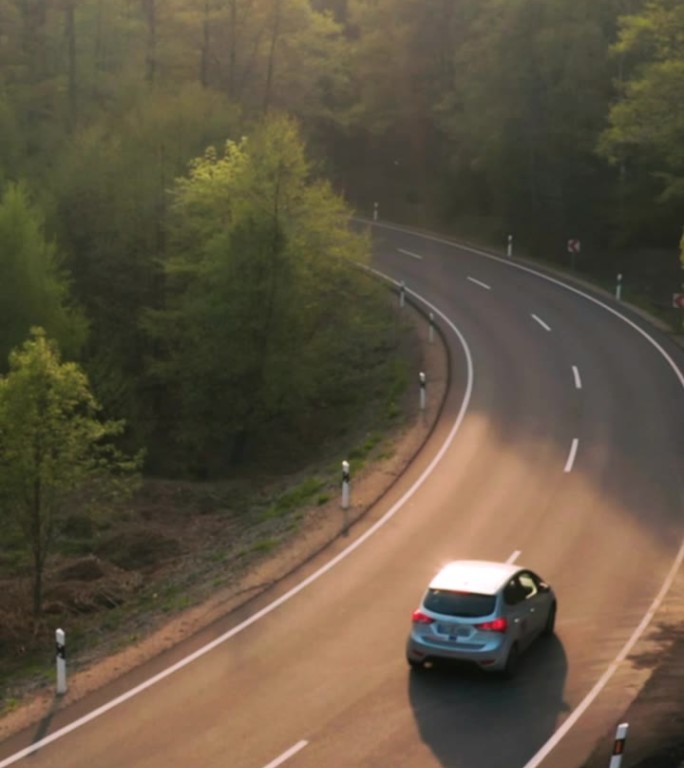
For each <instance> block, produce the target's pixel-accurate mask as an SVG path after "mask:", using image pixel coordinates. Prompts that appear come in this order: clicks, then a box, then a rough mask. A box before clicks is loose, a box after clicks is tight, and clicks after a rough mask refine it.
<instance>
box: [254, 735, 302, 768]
mask: <svg viewBox="0 0 684 768" xmlns="http://www.w3.org/2000/svg"><path fill="white" fill-rule="evenodd" d="M308 744H309V742H308V741H304V740H303V739H302V741H298V742H297V743H296V744H295V745H294V746H293V747H290V748H289V749H288V750H287V751H286V752H283V754H282V755H280V756H279V757H276V759H275V760H271V762H270V763H269V764H268V765H265V766H264V768H278V766H279V765H282V764H283V763H284V762H285V761H286V760H289V759H290V758H291V757H292V756H293V755H296V754H297V752H299V751H300V750H302V749H304V747H306V746H308Z"/></svg>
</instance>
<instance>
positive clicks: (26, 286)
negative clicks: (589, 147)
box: [0, 184, 86, 371]
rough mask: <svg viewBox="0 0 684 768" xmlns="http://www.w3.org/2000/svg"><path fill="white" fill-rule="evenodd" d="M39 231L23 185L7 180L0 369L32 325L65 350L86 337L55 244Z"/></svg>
mask: <svg viewBox="0 0 684 768" xmlns="http://www.w3.org/2000/svg"><path fill="white" fill-rule="evenodd" d="M43 230H44V221H43V217H42V216H41V214H40V212H39V211H38V209H37V208H36V207H35V206H32V205H31V203H30V202H29V198H28V193H27V191H26V188H25V187H24V186H22V185H19V184H9V185H8V186H7V187H6V189H5V191H4V194H3V195H2V199H0V274H1V275H2V280H0V371H1V370H6V364H7V360H8V356H9V353H10V351H11V350H12V349H14V347H16V346H18V345H19V344H21V343H22V342H23V341H24V340H25V339H26V338H27V337H28V335H29V330H30V329H31V326H33V325H40V326H43V327H45V328H46V329H47V331H48V333H50V334H51V335H52V336H53V337H54V338H56V339H57V340H58V342H59V343H60V345H61V346H62V347H63V348H64V350H65V352H66V353H67V354H69V355H73V354H75V353H76V352H77V351H78V350H79V348H80V347H81V346H82V344H83V342H84V341H85V336H86V323H85V320H84V318H83V316H82V315H81V314H80V312H78V311H77V310H76V309H75V308H74V307H73V306H72V305H71V304H70V296H69V284H68V282H67V281H66V277H65V275H64V273H63V272H62V270H61V269H60V263H59V259H58V257H57V251H56V248H55V246H54V244H52V243H49V242H46V241H45V237H44V234H43Z"/></svg>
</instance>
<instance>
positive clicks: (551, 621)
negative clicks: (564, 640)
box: [544, 603, 556, 636]
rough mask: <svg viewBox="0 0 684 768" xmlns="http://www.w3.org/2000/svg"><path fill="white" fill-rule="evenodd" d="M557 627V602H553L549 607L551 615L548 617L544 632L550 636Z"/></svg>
mask: <svg viewBox="0 0 684 768" xmlns="http://www.w3.org/2000/svg"><path fill="white" fill-rule="evenodd" d="M555 629H556V604H555V603H553V604H552V606H551V608H549V615H548V616H547V617H546V624H545V625H544V634H545V635H547V636H550V635H552V634H553V633H554V630H555Z"/></svg>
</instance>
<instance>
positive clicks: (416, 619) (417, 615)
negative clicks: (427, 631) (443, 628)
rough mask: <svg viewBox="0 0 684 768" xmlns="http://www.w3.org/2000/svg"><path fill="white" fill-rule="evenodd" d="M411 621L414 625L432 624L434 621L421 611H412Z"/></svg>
mask: <svg viewBox="0 0 684 768" xmlns="http://www.w3.org/2000/svg"><path fill="white" fill-rule="evenodd" d="M411 620H412V621H413V623H414V624H432V622H433V621H434V619H432V618H430V617H429V616H427V615H426V614H424V613H423V612H422V611H414V612H413V616H411Z"/></svg>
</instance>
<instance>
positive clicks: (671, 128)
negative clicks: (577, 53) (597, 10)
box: [600, 0, 684, 204]
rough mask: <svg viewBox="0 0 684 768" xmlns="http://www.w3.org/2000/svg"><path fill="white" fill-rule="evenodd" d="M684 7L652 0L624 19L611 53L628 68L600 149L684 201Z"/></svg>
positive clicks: (669, 197) (664, 197) (666, 197)
mask: <svg viewBox="0 0 684 768" xmlns="http://www.w3.org/2000/svg"><path fill="white" fill-rule="evenodd" d="M682 41H684V6H683V5H682V4H681V2H676V1H673V0H651V1H650V2H648V3H646V5H645V7H644V9H643V11H642V12H641V13H638V14H634V15H630V16H626V17H623V18H622V19H621V24H620V37H619V40H618V43H617V44H616V45H615V46H614V48H613V52H614V55H615V57H616V58H618V59H619V60H620V61H621V62H622V65H623V67H624V68H625V69H626V78H625V80H624V83H623V84H622V89H621V94H620V95H621V98H620V100H619V101H617V102H616V103H615V104H613V105H612V107H611V109H610V114H609V118H610V126H609V128H608V129H607V130H606V131H605V132H604V133H603V135H602V137H601V142H600V149H601V151H602V152H603V154H604V155H605V156H606V157H608V158H609V159H610V160H611V161H612V162H614V163H616V164H622V166H623V168H624V167H625V164H630V165H632V164H635V165H637V166H639V165H641V166H645V167H646V168H648V169H650V172H651V173H654V174H656V175H657V178H658V186H659V187H660V189H661V201H669V202H671V203H674V204H677V203H679V204H681V202H682V200H684V105H683V101H684V100H683V99H682V93H683V92H684V44H683V42H682Z"/></svg>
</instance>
